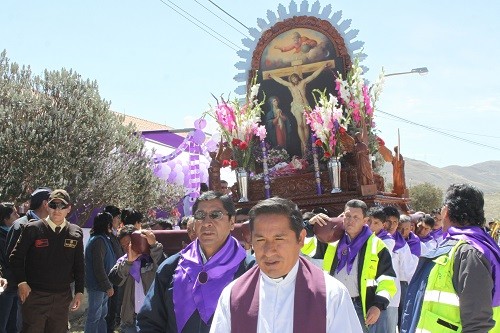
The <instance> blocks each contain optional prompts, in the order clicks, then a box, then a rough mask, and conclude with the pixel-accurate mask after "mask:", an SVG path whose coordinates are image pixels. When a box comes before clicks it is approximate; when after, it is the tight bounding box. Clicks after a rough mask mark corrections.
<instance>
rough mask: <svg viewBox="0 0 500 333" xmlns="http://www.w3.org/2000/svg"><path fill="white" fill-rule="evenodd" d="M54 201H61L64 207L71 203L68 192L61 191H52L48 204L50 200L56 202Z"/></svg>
mask: <svg viewBox="0 0 500 333" xmlns="http://www.w3.org/2000/svg"><path fill="white" fill-rule="evenodd" d="M56 199H59V200H61V201H62V202H64V203H65V204H66V205H69V204H70V202H71V200H70V198H69V194H68V192H66V191H65V190H61V189H59V190H54V191H52V193H51V194H50V196H49V202H51V201H52V200H56Z"/></svg>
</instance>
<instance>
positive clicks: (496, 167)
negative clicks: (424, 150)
mask: <svg viewBox="0 0 500 333" xmlns="http://www.w3.org/2000/svg"><path fill="white" fill-rule="evenodd" d="M380 174H381V175H382V176H383V177H384V178H385V182H386V184H388V185H389V184H392V165H391V164H390V163H386V164H385V165H384V167H383V168H382V171H381V172H380ZM405 174H406V184H407V186H408V187H411V186H415V185H417V184H421V183H431V184H433V185H435V186H437V187H439V188H441V189H442V190H443V192H444V191H446V189H447V188H448V186H449V185H450V184H453V183H470V184H473V185H475V186H477V187H478V188H479V189H481V190H482V191H483V192H484V194H485V198H484V199H485V212H486V218H487V219H488V220H489V219H491V218H500V161H487V162H482V163H478V164H474V165H471V166H468V167H462V166H458V165H451V166H447V167H444V168H438V167H435V166H433V165H430V164H429V163H426V162H423V161H419V160H413V159H411V158H405ZM389 186H390V185H389Z"/></svg>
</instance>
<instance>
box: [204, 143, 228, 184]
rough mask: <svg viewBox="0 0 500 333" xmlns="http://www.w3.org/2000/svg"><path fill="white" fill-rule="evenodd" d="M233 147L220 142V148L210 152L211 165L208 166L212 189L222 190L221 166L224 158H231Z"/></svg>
mask: <svg viewBox="0 0 500 333" xmlns="http://www.w3.org/2000/svg"><path fill="white" fill-rule="evenodd" d="M231 154H232V151H231V148H229V147H224V145H223V143H222V142H221V143H220V144H219V150H218V151H213V152H209V155H210V158H211V159H212V160H211V161H210V166H209V167H208V184H209V188H210V190H213V191H219V192H220V191H221V186H220V168H221V166H222V161H223V160H229V159H230V158H231Z"/></svg>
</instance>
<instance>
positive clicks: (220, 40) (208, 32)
mask: <svg viewBox="0 0 500 333" xmlns="http://www.w3.org/2000/svg"><path fill="white" fill-rule="evenodd" d="M160 1H161V2H162V3H163V4H164V5H165V6H167V7H169V8H170V9H172V10H173V11H175V12H176V13H177V14H179V15H181V16H182V17H184V18H185V19H186V20H188V21H189V22H191V23H193V24H194V25H196V26H197V27H198V28H200V29H201V30H203V31H205V32H206V33H207V34H209V35H210V36H212V37H213V38H215V39H217V40H218V41H219V42H221V43H222V44H224V45H226V46H227V47H229V48H231V49H232V50H234V51H236V52H238V51H239V50H240V47H239V46H238V45H236V44H234V43H233V42H231V41H230V40H229V39H227V38H226V37H224V36H222V35H221V34H219V33H218V32H217V31H215V30H214V29H212V28H210V27H209V26H207V25H206V24H205V23H203V22H201V21H200V20H198V19H197V18H195V17H194V16H193V15H191V14H189V13H188V12H186V11H185V10H184V9H182V8H180V7H179V6H177V5H176V4H174V3H172V1H170V0H167V1H168V2H170V3H171V4H172V5H174V6H176V7H177V8H179V9H180V10H182V11H183V12H184V13H186V14H187V15H189V16H190V17H192V18H193V19H194V20H196V21H198V22H199V23H200V24H202V25H204V26H205V27H207V28H208V29H210V30H211V31H213V32H214V33H215V34H217V35H219V36H220V37H221V38H223V39H225V40H226V41H228V42H229V43H230V44H232V45H234V46H235V47H236V48H234V47H233V46H231V45H229V44H228V43H226V42H224V41H223V40H222V39H220V38H218V37H217V36H215V35H214V34H212V33H210V31H208V30H206V29H205V28H203V27H202V26H200V25H199V24H197V23H196V22H194V21H193V20H191V19H190V18H189V17H187V16H186V15H184V14H182V13H181V12H179V11H178V10H177V9H175V8H174V7H172V6H171V5H169V4H168V3H166V2H165V1H163V0H160Z"/></svg>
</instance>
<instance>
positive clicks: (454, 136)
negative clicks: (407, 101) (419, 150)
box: [378, 110, 500, 151]
mask: <svg viewBox="0 0 500 333" xmlns="http://www.w3.org/2000/svg"><path fill="white" fill-rule="evenodd" d="M378 112H380V113H382V114H385V115H388V116H390V117H393V118H395V119H398V120H399V121H402V122H405V123H407V124H411V125H414V126H418V127H422V128H425V129H426V130H429V131H432V132H435V133H439V134H441V135H444V136H447V137H450V138H453V139H456V140H460V141H463V142H467V143H470V144H474V145H477V146H482V147H486V148H491V149H494V150H499V151H500V148H498V147H493V146H489V145H486V144H484V143H480V142H476V141H472V140H469V139H464V138H461V137H459V136H456V135H453V134H450V133H446V132H443V131H441V130H438V129H435V128H432V127H430V126H427V125H422V124H419V123H416V122H414V121H411V120H408V119H405V118H401V117H399V116H396V115H394V114H392V113H389V112H384V111H381V110H378Z"/></svg>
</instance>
